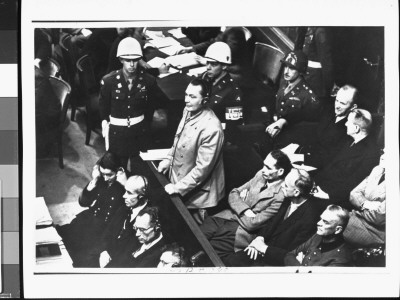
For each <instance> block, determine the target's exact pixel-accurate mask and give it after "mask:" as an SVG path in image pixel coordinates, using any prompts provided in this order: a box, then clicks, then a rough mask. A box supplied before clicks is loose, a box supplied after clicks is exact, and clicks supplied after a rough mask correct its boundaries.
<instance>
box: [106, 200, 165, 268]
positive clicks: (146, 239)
mask: <svg viewBox="0 0 400 300" xmlns="http://www.w3.org/2000/svg"><path fill="white" fill-rule="evenodd" d="M133 229H134V230H135V231H136V237H137V238H138V240H139V243H140V245H139V246H138V245H137V244H136V243H132V246H131V247H126V249H124V251H121V253H120V254H119V257H117V258H115V259H112V260H111V261H110V262H109V263H108V264H107V265H106V266H105V267H106V268H156V267H157V265H158V263H159V261H160V257H161V254H162V252H163V250H162V248H163V246H164V245H165V241H164V238H163V234H162V232H161V226H160V223H159V217H158V209H157V208H156V207H145V208H143V209H142V210H141V211H140V212H139V213H138V215H137V217H136V220H135V224H134V226H133Z"/></svg>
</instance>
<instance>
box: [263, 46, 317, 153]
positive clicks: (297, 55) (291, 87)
mask: <svg viewBox="0 0 400 300" xmlns="http://www.w3.org/2000/svg"><path fill="white" fill-rule="evenodd" d="M307 62H308V60H307V56H306V55H305V54H304V53H303V52H302V51H299V50H296V51H292V52H289V53H288V54H287V55H286V56H285V58H284V59H283V60H282V63H283V65H284V66H285V68H284V74H283V78H284V81H282V83H281V85H280V87H279V90H278V93H277V95H276V105H275V114H276V118H274V122H273V123H272V124H270V125H269V126H268V127H267V128H266V130H265V131H266V133H267V134H268V135H269V136H270V137H271V138H275V139H274V142H273V143H274V147H275V148H282V147H284V146H286V145H287V144H289V143H293V142H296V141H298V138H302V136H303V135H304V134H306V130H305V129H304V128H303V127H302V126H299V123H300V122H304V121H308V122H310V121H317V120H318V119H319V116H320V111H321V109H320V108H321V107H320V102H319V99H318V97H317V96H316V95H315V94H314V92H313V91H312V89H311V88H310V87H309V85H308V84H307V82H306V81H305V80H304V77H303V75H304V74H305V72H306V70H307ZM284 127H285V128H286V129H285V130H283V129H284Z"/></svg>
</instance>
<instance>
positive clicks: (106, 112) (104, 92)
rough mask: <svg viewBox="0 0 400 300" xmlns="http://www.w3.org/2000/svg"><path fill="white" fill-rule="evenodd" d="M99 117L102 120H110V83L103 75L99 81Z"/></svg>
mask: <svg viewBox="0 0 400 300" xmlns="http://www.w3.org/2000/svg"><path fill="white" fill-rule="evenodd" d="M99 110H100V118H101V119H102V120H107V121H109V120H110V113H111V84H110V82H109V79H108V80H107V79H106V78H104V77H103V79H102V80H101V82H100V97H99Z"/></svg>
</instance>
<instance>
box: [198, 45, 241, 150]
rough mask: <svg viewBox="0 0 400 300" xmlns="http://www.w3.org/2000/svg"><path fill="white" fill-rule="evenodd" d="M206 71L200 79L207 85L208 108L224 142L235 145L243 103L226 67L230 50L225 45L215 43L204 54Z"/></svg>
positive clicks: (229, 61) (229, 60)
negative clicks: (212, 113)
mask: <svg viewBox="0 0 400 300" xmlns="http://www.w3.org/2000/svg"><path fill="white" fill-rule="evenodd" d="M205 58H206V60H207V71H206V72H205V73H204V74H203V75H202V78H203V79H204V80H206V81H207V82H208V83H209V88H210V90H209V104H208V105H209V107H210V108H211V109H212V110H213V111H214V113H215V114H216V116H217V117H218V119H219V120H220V121H221V123H222V127H223V128H224V134H225V140H226V141H227V142H228V143H232V144H235V142H236V136H237V132H236V130H237V126H238V125H241V124H242V123H243V103H242V98H241V97H242V95H241V91H240V89H239V87H238V86H237V84H236V83H235V82H234V81H233V79H232V78H231V77H230V75H229V73H228V71H227V67H228V65H230V64H231V63H232V59H231V49H230V48H229V46H228V45H227V44H226V43H223V42H215V43H214V44H212V45H211V46H210V47H208V49H207V52H206V54H205Z"/></svg>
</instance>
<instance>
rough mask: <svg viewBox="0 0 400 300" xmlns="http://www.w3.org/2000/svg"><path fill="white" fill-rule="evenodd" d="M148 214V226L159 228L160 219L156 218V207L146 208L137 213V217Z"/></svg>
mask: <svg viewBox="0 0 400 300" xmlns="http://www.w3.org/2000/svg"><path fill="white" fill-rule="evenodd" d="M145 214H148V215H149V216H150V224H151V226H158V227H160V226H161V225H160V219H159V216H158V207H155V206H146V207H145V208H143V209H142V210H141V211H140V212H139V213H138V216H143V215H145Z"/></svg>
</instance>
